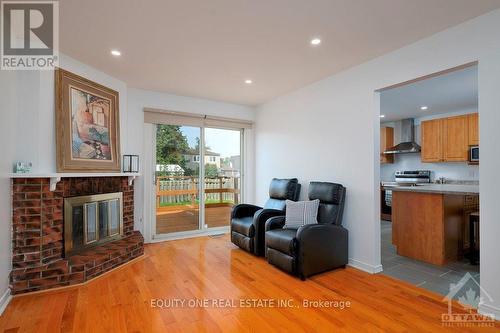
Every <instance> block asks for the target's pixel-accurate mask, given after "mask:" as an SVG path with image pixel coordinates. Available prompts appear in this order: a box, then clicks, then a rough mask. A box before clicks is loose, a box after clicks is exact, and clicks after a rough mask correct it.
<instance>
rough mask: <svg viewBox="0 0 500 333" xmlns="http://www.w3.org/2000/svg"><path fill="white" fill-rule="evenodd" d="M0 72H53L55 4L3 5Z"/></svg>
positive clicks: (56, 44) (56, 39) (55, 60)
mask: <svg viewBox="0 0 500 333" xmlns="http://www.w3.org/2000/svg"><path fill="white" fill-rule="evenodd" d="M1 4H2V6H1V8H2V14H1V20H2V22H1V43H0V44H1V69H3V70H16V69H18V70H40V69H49V70H51V69H54V68H55V67H56V66H58V58H59V54H58V52H59V3H58V2H57V1H2V2H1Z"/></svg>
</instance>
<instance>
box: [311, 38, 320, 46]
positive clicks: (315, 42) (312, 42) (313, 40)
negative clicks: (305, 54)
mask: <svg viewBox="0 0 500 333" xmlns="http://www.w3.org/2000/svg"><path fill="white" fill-rule="evenodd" d="M319 44H321V39H319V38H313V39H311V45H314V46H317V45H319Z"/></svg>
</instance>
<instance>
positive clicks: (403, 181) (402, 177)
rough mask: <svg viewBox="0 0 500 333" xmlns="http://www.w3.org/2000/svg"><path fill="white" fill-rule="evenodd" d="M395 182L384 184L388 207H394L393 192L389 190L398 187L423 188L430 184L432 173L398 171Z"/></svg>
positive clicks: (424, 171)
mask: <svg viewBox="0 0 500 333" xmlns="http://www.w3.org/2000/svg"><path fill="white" fill-rule="evenodd" d="M394 179H395V181H394V182H382V186H383V187H384V188H385V191H384V201H385V205H386V206H388V207H391V206H392V191H391V190H389V189H388V188H390V187H398V186H421V185H425V184H430V182H431V171H430V170H414V171H396V172H395V173H394Z"/></svg>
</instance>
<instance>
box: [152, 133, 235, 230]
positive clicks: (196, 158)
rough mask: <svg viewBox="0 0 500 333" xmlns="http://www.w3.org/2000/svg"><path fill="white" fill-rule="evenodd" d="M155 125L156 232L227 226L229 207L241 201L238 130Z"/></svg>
mask: <svg viewBox="0 0 500 333" xmlns="http://www.w3.org/2000/svg"><path fill="white" fill-rule="evenodd" d="M155 128H156V136H155V138H156V149H155V152H156V158H155V163H154V164H155V192H156V193H155V194H156V205H155V216H156V226H155V228H156V230H155V234H156V235H165V234H167V235H172V234H174V235H175V234H179V233H181V234H190V233H193V234H195V233H197V232H200V231H205V230H209V229H210V230H216V229H217V228H223V227H228V226H229V220H230V213H231V208H232V207H233V206H234V205H235V204H237V203H239V202H240V200H241V184H242V176H241V175H242V170H241V165H242V154H241V150H242V149H241V146H242V130H235V129H220V128H204V127H193V126H178V125H164V124H158V125H155ZM202 147H204V148H203V149H202ZM202 193H203V195H201V194H202Z"/></svg>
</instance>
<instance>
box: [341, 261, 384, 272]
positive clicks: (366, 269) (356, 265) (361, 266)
mask: <svg viewBox="0 0 500 333" xmlns="http://www.w3.org/2000/svg"><path fill="white" fill-rule="evenodd" d="M348 265H349V266H351V267H354V268H357V269H359V270H362V271H364V272H367V273H370V274H377V273H380V272H382V265H376V266H374V265H370V264H367V263H365V262H362V261H359V260H356V259H352V258H350V259H349V263H348Z"/></svg>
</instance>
